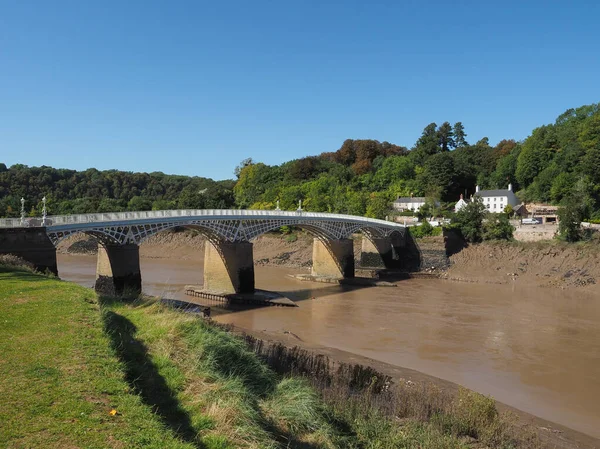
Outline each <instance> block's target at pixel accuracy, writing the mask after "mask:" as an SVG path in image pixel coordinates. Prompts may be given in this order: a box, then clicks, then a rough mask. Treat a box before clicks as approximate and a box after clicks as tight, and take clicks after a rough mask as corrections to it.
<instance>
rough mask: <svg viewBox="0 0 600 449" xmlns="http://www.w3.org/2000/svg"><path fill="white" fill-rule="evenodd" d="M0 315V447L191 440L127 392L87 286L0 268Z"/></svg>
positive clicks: (158, 444) (163, 444) (157, 444)
mask: <svg viewBox="0 0 600 449" xmlns="http://www.w3.org/2000/svg"><path fill="white" fill-rule="evenodd" d="M0 317H1V318H0V324H1V326H0V397H1V398H2V400H1V401H0V429H1V430H0V447H7V448H32V447H44V448H54V447H56V448H59V447H60V448H71V447H85V448H107V447H109V448H110V447H113V448H125V447H127V448H133V447H148V448H167V447H168V448H191V447H194V446H193V445H192V444H189V443H186V442H185V441H183V440H181V439H180V438H178V437H177V436H176V435H175V434H174V433H173V432H171V431H169V429H168V428H167V427H166V426H165V425H164V424H163V423H161V422H160V420H159V419H157V417H156V416H155V415H154V414H153V413H152V410H151V408H150V407H148V406H147V405H145V404H144V403H143V402H142V400H141V399H140V397H139V396H138V395H136V394H133V393H132V391H131V388H130V386H129V384H128V383H127V382H126V381H125V377H124V372H125V371H124V366H123V364H122V363H121V362H120V361H119V360H118V358H117V357H116V356H115V354H114V352H113V351H112V350H111V347H110V340H109V338H108V337H107V336H106V334H105V333H104V332H103V330H102V322H101V315H100V312H99V306H98V304H97V302H96V296H95V294H94V293H93V292H92V291H91V290H87V289H84V288H82V287H79V286H77V285H74V284H70V283H66V282H61V281H59V280H57V279H52V278H48V277H44V276H40V275H36V274H33V273H31V272H27V271H8V270H6V269H2V268H0ZM113 408H114V409H116V410H117V412H118V414H117V415H115V416H111V415H110V414H109V412H110V411H111V410H112V409H113Z"/></svg>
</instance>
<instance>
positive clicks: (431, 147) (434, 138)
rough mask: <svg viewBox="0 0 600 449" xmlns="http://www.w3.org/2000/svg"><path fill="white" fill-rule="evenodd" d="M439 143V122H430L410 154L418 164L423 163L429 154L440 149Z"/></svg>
mask: <svg viewBox="0 0 600 449" xmlns="http://www.w3.org/2000/svg"><path fill="white" fill-rule="evenodd" d="M438 144H439V138H438V133H437V124H435V123H430V124H429V125H427V126H426V127H425V129H423V133H422V134H421V137H419V140H417V142H416V143H415V146H414V147H413V149H412V151H411V152H410V156H411V158H412V159H413V160H414V162H415V163H416V164H417V165H421V164H423V163H424V162H425V161H426V160H427V158H428V157H429V156H432V155H434V154H436V153H437V152H438V151H439V146H438Z"/></svg>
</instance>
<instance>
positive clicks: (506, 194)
mask: <svg viewBox="0 0 600 449" xmlns="http://www.w3.org/2000/svg"><path fill="white" fill-rule="evenodd" d="M475 196H479V197H481V199H482V200H483V204H484V205H485V207H486V208H487V210H488V211H490V212H495V213H499V212H504V208H505V207H506V206H507V205H509V204H510V205H511V206H512V207H513V208H514V207H515V206H516V205H517V204H519V203H520V201H519V198H517V196H516V195H515V193H514V192H513V190H512V184H509V185H508V189H506V190H502V189H500V190H481V191H480V190H479V186H475Z"/></svg>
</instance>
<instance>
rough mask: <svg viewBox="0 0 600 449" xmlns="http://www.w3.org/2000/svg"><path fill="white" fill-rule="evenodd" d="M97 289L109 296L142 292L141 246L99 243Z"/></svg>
mask: <svg viewBox="0 0 600 449" xmlns="http://www.w3.org/2000/svg"><path fill="white" fill-rule="evenodd" d="M95 289H96V291H97V292H98V293H101V294H104V295H109V296H121V295H138V294H139V293H141V291H142V275H141V272H140V247H139V246H138V245H135V244H127V245H111V244H101V243H98V261H97V264H96V285H95Z"/></svg>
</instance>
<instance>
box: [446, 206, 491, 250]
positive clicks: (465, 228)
mask: <svg viewBox="0 0 600 449" xmlns="http://www.w3.org/2000/svg"><path fill="white" fill-rule="evenodd" d="M486 213H487V209H486V207H485V205H484V204H483V200H482V199H481V197H480V196H476V197H475V198H474V200H473V201H470V202H468V203H467V205H466V206H464V207H463V208H462V209H460V210H459V211H458V212H457V213H456V214H455V215H454V218H453V219H452V224H451V226H450V227H451V228H453V229H458V230H459V231H460V232H461V234H462V236H463V237H464V239H465V240H466V241H467V242H469V243H477V242H481V241H482V240H483V219H484V217H485V215H486Z"/></svg>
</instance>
